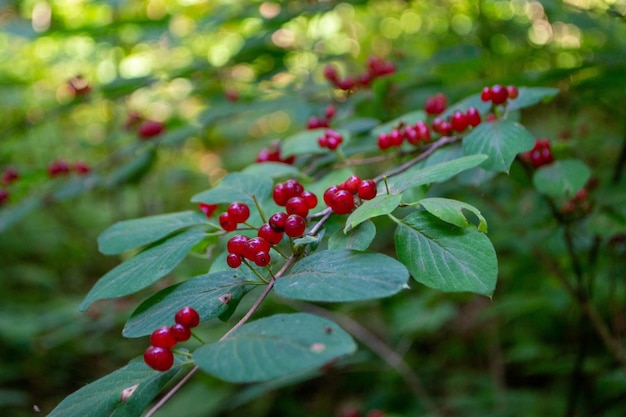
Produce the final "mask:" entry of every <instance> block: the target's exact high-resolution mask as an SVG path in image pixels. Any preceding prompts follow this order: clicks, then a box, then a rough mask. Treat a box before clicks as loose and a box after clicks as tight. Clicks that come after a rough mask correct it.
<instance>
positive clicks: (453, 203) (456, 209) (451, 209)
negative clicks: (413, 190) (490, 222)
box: [419, 198, 487, 233]
mask: <svg viewBox="0 0 626 417" xmlns="http://www.w3.org/2000/svg"><path fill="white" fill-rule="evenodd" d="M419 204H420V205H421V206H422V207H424V209H426V211H428V212H429V213H430V214H432V215H433V216H436V217H438V218H439V219H441V220H443V221H444V222H447V223H451V224H453V225H455V226H458V227H468V226H469V225H470V222H469V221H468V220H467V217H466V216H465V213H464V211H463V210H467V211H469V212H472V213H473V214H474V215H475V216H476V217H478V226H477V228H478V230H479V231H481V232H483V233H487V220H485V218H484V217H483V215H482V214H481V212H480V210H478V209H477V208H476V207H474V206H472V205H471V204H467V203H464V202H462V201H458V200H452V199H449V198H424V199H422V200H420V201H419Z"/></svg>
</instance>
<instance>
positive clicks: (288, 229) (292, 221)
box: [285, 214, 306, 237]
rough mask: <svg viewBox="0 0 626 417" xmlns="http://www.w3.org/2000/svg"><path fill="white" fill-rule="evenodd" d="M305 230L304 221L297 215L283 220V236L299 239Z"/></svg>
mask: <svg viewBox="0 0 626 417" xmlns="http://www.w3.org/2000/svg"><path fill="white" fill-rule="evenodd" d="M305 230H306V221H305V220H304V218H302V217H300V216H298V215H297V214H292V215H290V216H289V217H287V220H285V234H287V236H289V237H300V236H302V235H303V234H304V231H305Z"/></svg>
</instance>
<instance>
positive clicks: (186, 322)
mask: <svg viewBox="0 0 626 417" xmlns="http://www.w3.org/2000/svg"><path fill="white" fill-rule="evenodd" d="M174 321H176V323H180V324H182V325H183V326H185V327H188V328H192V327H196V326H197V325H198V324H200V315H199V314H198V312H197V311H196V310H194V309H193V308H191V307H183V308H181V309H180V310H178V311H177V312H176V315H175V316H174Z"/></svg>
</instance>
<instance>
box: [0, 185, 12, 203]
mask: <svg viewBox="0 0 626 417" xmlns="http://www.w3.org/2000/svg"><path fill="white" fill-rule="evenodd" d="M9 196H10V194H9V191H8V190H5V189H3V188H0V204H4V203H5V202H6V201H7V200H8V199H9Z"/></svg>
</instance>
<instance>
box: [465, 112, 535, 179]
mask: <svg viewBox="0 0 626 417" xmlns="http://www.w3.org/2000/svg"><path fill="white" fill-rule="evenodd" d="M534 145H535V138H534V137H533V135H531V134H530V132H528V131H527V130H526V129H525V128H524V127H523V126H522V125H520V124H519V123H515V122H511V121H509V120H498V121H495V122H483V123H481V124H479V125H478V126H477V127H476V128H474V129H473V130H472V131H471V132H470V133H469V134H468V135H467V136H465V138H464V139H463V152H464V153H465V155H474V154H485V155H488V156H489V159H487V160H486V161H485V162H484V163H483V164H482V165H481V166H482V167H483V168H484V169H486V170H489V171H498V172H506V173H508V172H509V167H510V166H511V163H512V162H513V159H515V156H516V155H517V154H518V153H520V152H524V151H528V150H530V149H532V148H533V146H534Z"/></svg>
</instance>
